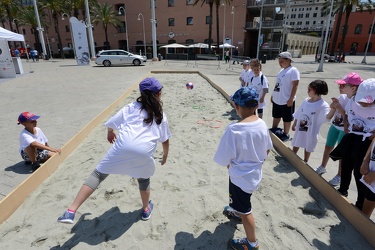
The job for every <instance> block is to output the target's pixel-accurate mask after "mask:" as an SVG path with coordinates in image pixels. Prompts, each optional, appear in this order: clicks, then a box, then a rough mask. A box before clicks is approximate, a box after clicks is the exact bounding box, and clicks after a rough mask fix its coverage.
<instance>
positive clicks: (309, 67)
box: [0, 56, 375, 201]
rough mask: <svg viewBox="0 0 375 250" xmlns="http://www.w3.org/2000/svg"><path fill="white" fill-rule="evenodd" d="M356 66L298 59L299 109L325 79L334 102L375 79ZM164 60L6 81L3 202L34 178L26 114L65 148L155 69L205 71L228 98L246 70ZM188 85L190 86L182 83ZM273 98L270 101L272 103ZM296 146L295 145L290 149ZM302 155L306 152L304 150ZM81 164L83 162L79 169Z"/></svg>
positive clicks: (39, 66) (271, 71)
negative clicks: (25, 140) (22, 143)
mask: <svg viewBox="0 0 375 250" xmlns="http://www.w3.org/2000/svg"><path fill="white" fill-rule="evenodd" d="M346 59H347V62H350V63H340V64H337V63H325V64H324V67H323V69H324V72H316V70H317V69H318V64H317V63H315V62H314V56H303V57H302V58H296V59H295V62H294V63H293V65H294V66H296V67H297V68H298V69H299V71H300V73H301V81H300V85H299V89H298V92H297V102H296V105H297V107H298V105H300V104H301V102H302V101H303V100H304V99H305V98H306V97H307V85H308V84H309V83H310V82H311V81H313V80H315V79H324V80H326V81H327V83H328V84H329V88H330V89H329V91H330V92H329V94H328V95H327V96H325V97H324V99H325V100H326V101H328V102H329V101H330V98H331V97H337V96H338V93H339V92H338V88H337V85H336V84H335V83H334V80H336V79H339V78H341V77H343V76H344V75H345V74H347V73H349V72H351V71H355V72H357V73H359V74H360V75H361V76H362V78H364V79H366V78H370V77H375V75H374V72H375V56H368V57H367V63H368V64H367V65H364V64H361V63H360V62H361V61H362V59H363V56H347V57H346ZM194 64H195V63H194V61H191V62H189V63H188V64H187V62H186V61H165V60H163V61H161V62H153V63H150V62H148V63H147V64H146V65H144V66H139V67H134V66H124V67H109V68H105V67H102V66H96V65H95V64H94V63H93V62H92V63H91V66H77V65H76V62H75V61H73V60H55V59H54V60H50V61H39V62H38V63H27V62H26V61H24V60H23V67H24V69H25V72H26V73H25V74H23V75H21V76H17V78H15V79H0V114H1V116H2V119H1V120H0V136H1V138H2V141H3V143H5V142H6V145H4V146H3V147H1V149H0V155H1V156H2V157H1V159H0V170H1V171H2V174H1V175H0V200H1V199H2V198H4V197H5V196H6V195H7V194H9V193H10V192H11V191H12V190H13V189H14V188H15V187H17V186H18V185H19V184H20V183H21V182H22V181H23V180H24V179H26V178H27V176H28V175H29V174H30V173H29V168H30V167H29V166H25V165H24V163H23V161H21V158H20V156H19V154H18V136H19V132H20V130H21V129H22V127H21V125H20V126H18V125H17V117H18V115H19V114H20V113H21V112H23V111H31V112H34V113H36V114H38V115H41V118H40V119H39V120H38V126H39V127H41V128H42V129H43V131H44V133H45V134H46V135H47V137H48V139H49V144H50V145H51V146H52V147H62V146H63V145H64V144H65V143H67V142H68V141H69V140H70V139H71V138H72V137H73V136H74V135H75V134H77V133H78V132H79V130H80V129H82V128H83V127H84V126H85V125H86V124H87V123H89V122H90V121H91V120H92V119H93V118H94V117H95V116H96V115H97V114H99V113H100V112H102V111H103V110H104V109H105V108H106V107H107V106H109V105H110V104H111V103H112V102H113V101H115V100H116V99H117V98H118V97H120V96H121V94H122V93H124V91H126V90H127V89H128V88H129V87H130V86H132V85H133V84H134V83H136V82H139V81H140V80H141V79H143V78H144V77H145V76H146V75H147V74H149V72H150V71H151V70H178V71H188V70H196V71H197V70H199V71H200V72H202V73H203V74H205V75H206V76H208V77H209V78H210V79H211V80H212V81H213V82H215V83H216V84H217V85H219V86H220V87H221V88H222V89H223V90H224V91H226V92H227V93H228V94H232V93H234V91H235V90H237V88H238V87H239V81H238V77H239V74H240V72H241V71H242V66H241V65H238V64H235V65H232V64H225V63H224V62H221V63H220V68H218V62H209V61H199V62H198V65H197V67H193V66H194ZM279 70H280V67H279V65H278V62H277V60H271V61H267V62H266V64H264V65H263V72H264V74H265V75H266V76H267V78H268V79H269V81H270V85H271V88H270V90H271V91H270V92H272V87H273V86H274V84H275V77H276V75H277V73H278V72H279ZM30 72H33V73H30ZM176 84H185V83H176ZM269 96H270V94H268V97H267V98H266V99H267V101H268V103H269ZM270 112H271V109H270V105H269V104H268V107H267V108H266V110H265V115H264V118H265V120H266V122H267V124H268V125H269V126H271V123H272V117H271V113H270ZM328 127H329V125H328V124H327V125H324V126H323V128H322V130H321V133H320V138H319V143H318V146H317V149H316V152H314V153H313V154H312V156H311V158H310V161H309V164H310V165H311V166H312V167H316V166H318V165H319V164H320V160H321V157H322V153H323V149H324V143H325V136H326V134H327V130H328ZM289 146H290V145H289ZM300 151H301V152H300V154H299V155H300V156H302V154H303V150H300ZM78 165H79V163H77V167H79V166H78ZM336 166H337V164H336V163H333V162H332V161H330V162H329V165H328V172H327V173H326V174H325V175H324V176H323V177H324V178H326V179H327V180H329V179H330V178H332V177H333V176H334V175H335V174H336V171H337V167H336ZM351 188H352V191H351V192H350V194H349V199H350V200H351V201H355V197H356V195H355V190H356V189H355V186H354V185H352V187H351Z"/></svg>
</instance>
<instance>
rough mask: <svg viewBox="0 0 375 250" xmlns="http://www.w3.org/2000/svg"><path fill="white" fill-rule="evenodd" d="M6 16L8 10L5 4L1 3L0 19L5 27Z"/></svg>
mask: <svg viewBox="0 0 375 250" xmlns="http://www.w3.org/2000/svg"><path fill="white" fill-rule="evenodd" d="M6 17H7V12H6V10H5V8H4V6H3V5H1V4H0V21H1V24H2V26H3V28H5V21H6Z"/></svg>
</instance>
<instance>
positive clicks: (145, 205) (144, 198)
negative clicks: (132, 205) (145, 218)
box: [139, 190, 151, 210]
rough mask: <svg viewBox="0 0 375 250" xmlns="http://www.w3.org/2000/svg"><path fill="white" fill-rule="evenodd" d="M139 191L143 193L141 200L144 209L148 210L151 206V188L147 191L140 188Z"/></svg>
mask: <svg viewBox="0 0 375 250" xmlns="http://www.w3.org/2000/svg"><path fill="white" fill-rule="evenodd" d="M139 192H140V193H141V200H142V209H143V210H148V209H149V208H150V207H149V204H148V202H149V200H150V193H151V192H150V190H145V191H142V190H139Z"/></svg>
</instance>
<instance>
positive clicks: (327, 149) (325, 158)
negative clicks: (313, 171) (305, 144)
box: [322, 146, 333, 168]
mask: <svg viewBox="0 0 375 250" xmlns="http://www.w3.org/2000/svg"><path fill="white" fill-rule="evenodd" d="M332 150H333V147H330V146H325V147H324V153H323V159H322V167H324V168H325V167H326V166H327V163H328V160H329V154H330V153H331V152H332Z"/></svg>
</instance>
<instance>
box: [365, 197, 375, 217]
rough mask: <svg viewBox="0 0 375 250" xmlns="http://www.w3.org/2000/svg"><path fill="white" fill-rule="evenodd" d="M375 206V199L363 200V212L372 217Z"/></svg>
mask: <svg viewBox="0 0 375 250" xmlns="http://www.w3.org/2000/svg"><path fill="white" fill-rule="evenodd" d="M374 208H375V201H369V200H367V199H365V201H364V202H363V207H362V212H363V213H364V214H365V215H366V216H367V217H369V218H370V216H371V214H372V212H373V211H374Z"/></svg>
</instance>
